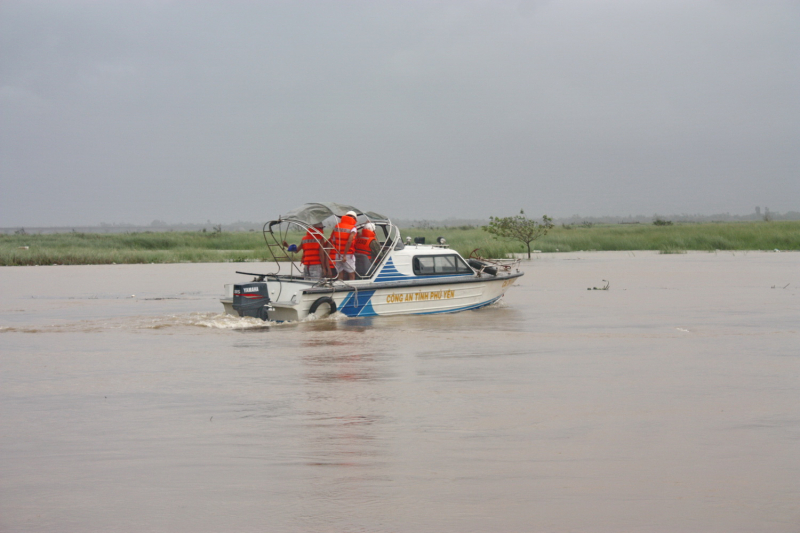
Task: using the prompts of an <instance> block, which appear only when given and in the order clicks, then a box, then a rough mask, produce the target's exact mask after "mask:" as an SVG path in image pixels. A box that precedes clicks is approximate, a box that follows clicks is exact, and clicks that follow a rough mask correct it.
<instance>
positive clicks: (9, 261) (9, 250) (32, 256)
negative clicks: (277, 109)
mask: <svg viewBox="0 0 800 533" xmlns="http://www.w3.org/2000/svg"><path fill="white" fill-rule="evenodd" d="M401 233H402V235H403V238H404V239H405V238H406V237H425V239H426V242H427V243H434V242H436V238H437V237H444V238H445V239H446V240H447V244H448V245H450V247H451V248H454V249H456V250H458V252H459V253H461V254H462V255H464V256H465V257H466V256H468V255H469V254H470V252H472V251H473V250H475V249H476V248H477V249H479V251H478V254H479V255H481V256H483V257H507V256H508V254H511V253H523V252H526V251H527V249H526V246H525V244H523V243H522V242H519V241H514V242H506V241H500V240H497V239H494V238H492V236H491V235H490V234H489V233H487V232H486V231H483V230H482V229H481V228H478V227H458V228H427V229H419V228H408V229H403V230H401ZM300 237H301V235H300V234H299V233H298V234H291V235H290V236H289V238H287V241H288V242H289V243H290V244H291V243H295V244H297V243H298V242H299V240H300ZM25 247H27V248H25ZM536 248H537V249H539V250H541V251H542V252H575V251H580V250H656V251H660V252H661V253H683V252H685V251H687V250H704V251H714V250H773V249H776V248H777V249H779V250H796V251H797V250H800V221H772V222H722V223H703V224H682V223H677V224H673V225H666V226H656V225H651V224H594V225H580V226H577V225H573V226H556V227H553V228H552V229H550V230H549V232H548V234H547V235H546V236H544V237H540V238H539V239H538V240H537V241H536ZM298 255H299V254H298ZM271 259H272V257H271V256H270V255H269V252H268V251H267V247H266V245H265V244H264V238H263V236H262V234H261V232H242V233H228V232H208V233H203V232H164V233H150V232H144V233H124V234H100V233H60V234H45V235H30V234H28V235H25V234H17V235H0V265H2V266H9V265H52V264H61V265H83V264H111V263H118V264H120V263H180V262H222V261H234V262H240V261H269V260H271Z"/></svg>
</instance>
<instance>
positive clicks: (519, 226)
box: [482, 209, 553, 259]
mask: <svg viewBox="0 0 800 533" xmlns="http://www.w3.org/2000/svg"><path fill="white" fill-rule="evenodd" d="M552 227H553V219H552V218H550V217H549V216H547V215H544V216H542V221H541V222H537V221H536V220H532V219H530V218H528V217H526V216H525V211H524V210H522V209H520V210H519V215H517V216H514V217H489V225H488V226H483V227H482V229H483V230H484V231H487V232H489V233H491V234H492V236H494V238H496V239H497V238H500V239H512V240H515V241H519V242H521V243H523V244H524V245H525V246H527V247H528V259H530V258H531V243H532V242H533V241H535V240H536V239H538V238H539V237H543V236H545V235H547V232H548V231H549V230H550V229H551V228H552Z"/></svg>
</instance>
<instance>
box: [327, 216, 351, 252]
mask: <svg viewBox="0 0 800 533" xmlns="http://www.w3.org/2000/svg"><path fill="white" fill-rule="evenodd" d="M355 227H356V219H355V218H353V217H351V216H349V215H345V216H343V217H342V220H341V222H339V223H338V224H336V226H334V228H333V231H332V232H331V244H332V245H333V251H334V253H335V254H336V255H349V254H352V253H353V249H354V248H355V242H354V243H353V244H351V245H350V248H349V249H347V250H345V247H346V246H347V239H349V238H350V234H351V233H352V232H353V228H355Z"/></svg>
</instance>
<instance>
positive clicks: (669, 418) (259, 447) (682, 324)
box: [0, 252, 800, 533]
mask: <svg viewBox="0 0 800 533" xmlns="http://www.w3.org/2000/svg"><path fill="white" fill-rule="evenodd" d="M522 268H523V269H524V271H525V273H526V275H525V276H523V277H522V278H521V279H520V280H519V282H518V283H517V285H515V286H514V287H512V288H511V289H510V290H509V292H508V294H507V295H506V297H505V299H503V300H502V301H501V302H500V303H499V304H495V305H493V306H491V307H488V308H485V309H482V310H478V311H468V312H462V313H457V314H452V315H439V316H403V317H372V318H360V319H351V318H346V317H337V316H334V317H331V318H327V319H322V320H316V321H306V322H302V323H297V324H282V325H266V326H265V325H264V323H260V322H258V321H256V320H254V319H239V318H233V317H228V316H224V315H221V314H220V311H221V309H222V308H221V305H220V304H219V302H218V297H219V296H221V294H222V291H223V285H224V284H225V283H231V282H233V281H239V280H242V281H244V280H246V279H247V278H245V277H243V276H237V275H236V274H234V271H235V270H248V271H253V270H256V271H262V270H267V271H268V270H271V269H270V268H268V267H267V265H263V264H246V265H243V264H238V265H234V264H179V265H109V266H75V267H70V266H48V267H44V266H41V267H3V268H1V269H0V296H2V298H0V427H2V431H1V432H0V531H2V532H4V533H5V532H51V531H77V532H80V531H98V532H100V531H102V532H114V531H120V532H149V531H168V532H217V531H240V532H249V531H253V532H256V531H258V532H263V531H270V532H271V531H276V532H294V531H314V532H317V531H323V532H325V531H330V532H348V531H358V532H371V531H387V532H389V531H391V532H447V531H453V532H472V531H475V532H488V531H491V532H503V531H509V532H511V531H542V532H558V531H589V532H592V531H597V532H605V531H608V532H618V531H636V532H651V531H652V532H660V531H675V532H692V531H696V532H726V533H728V532H737V531H741V532H752V531H764V532H770V531H775V532H788V531H794V532H796V531H800V254H798V253H766V252H762V253H757V252H750V253H741V252H737V253H731V252H724V253H723V252H719V253H716V254H715V253H689V254H682V255H658V254H655V253H648V252H635V253H632V252H599V253H590V252H586V253H570V254H555V255H550V254H540V255H537V256H536V258H535V259H534V260H532V261H529V262H523V266H522ZM605 280H607V281H605ZM607 282H608V290H594V289H593V288H594V287H597V288H598V289H602V288H603V287H605V286H606V283H607ZM587 289H591V290H587Z"/></svg>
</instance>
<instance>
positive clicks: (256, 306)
mask: <svg viewBox="0 0 800 533" xmlns="http://www.w3.org/2000/svg"><path fill="white" fill-rule="evenodd" d="M268 304H269V293H268V292H267V284H266V282H263V281H255V282H252V283H241V284H237V285H234V286H233V309H234V311H236V312H237V313H239V316H252V317H254V318H260V319H261V320H267V311H269V310H270V309H271V307H269V305H268Z"/></svg>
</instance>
